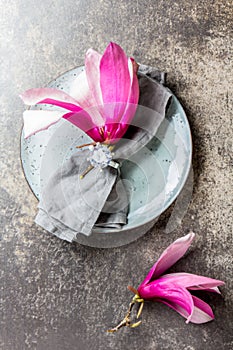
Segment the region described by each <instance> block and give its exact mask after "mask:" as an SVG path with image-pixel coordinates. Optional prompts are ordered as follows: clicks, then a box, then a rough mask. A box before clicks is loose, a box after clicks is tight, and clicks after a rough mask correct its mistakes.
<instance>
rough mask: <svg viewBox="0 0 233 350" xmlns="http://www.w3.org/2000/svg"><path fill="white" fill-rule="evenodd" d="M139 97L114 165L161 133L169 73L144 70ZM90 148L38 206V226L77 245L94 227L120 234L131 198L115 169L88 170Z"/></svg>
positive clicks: (54, 180) (66, 167) (51, 184)
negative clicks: (118, 231)
mask: <svg viewBox="0 0 233 350" xmlns="http://www.w3.org/2000/svg"><path fill="white" fill-rule="evenodd" d="M138 79H139V86H140V98H139V105H138V108H137V112H136V114H135V116H134V119H133V121H132V124H131V125H130V126H129V128H128V130H127V132H126V134H125V135H124V138H123V139H121V140H120V141H119V142H118V143H117V144H116V146H115V149H114V161H118V162H119V163H121V160H124V159H129V158H130V157H131V156H132V155H133V154H135V153H136V152H137V151H139V150H140V149H141V148H142V147H143V146H145V145H146V144H147V143H148V142H149V141H150V140H151V139H152V138H153V137H154V136H155V134H156V132H157V130H158V128H159V126H160V124H161V122H162V121H163V119H164V117H165V112H166V106H167V104H168V100H169V98H170V97H171V92H170V91H169V90H168V89H166V88H165V87H164V86H163V85H162V84H161V83H164V82H165V75H164V73H163V72H159V71H158V70H156V69H155V68H152V67H148V66H143V65H141V66H140V67H139V72H138ZM88 155H89V150H88V149H81V150H79V151H78V152H77V153H75V154H74V155H73V156H72V157H71V158H70V159H69V160H68V161H67V162H66V163H65V164H63V165H62V167H61V168H60V169H58V170H57V171H56V172H55V173H54V174H53V175H52V176H51V177H50V179H49V181H48V183H47V185H46V186H45V188H44V191H43V193H42V199H41V200H40V202H39V205H38V209H39V211H38V214H37V216H36V219H35V222H36V223H37V224H38V225H40V226H42V227H43V228H44V229H46V230H47V231H49V232H51V233H53V234H54V235H56V236H57V237H59V238H61V239H64V240H67V241H69V242H72V241H73V240H74V239H75V238H76V235H77V234H78V233H82V234H84V235H86V236H89V235H90V234H91V232H92V230H93V228H94V227H101V228H102V231H109V230H116V229H119V228H121V226H122V225H124V224H126V223H127V213H128V201H129V196H128V194H127V189H126V188H125V186H124V181H122V179H121V177H120V171H119V170H116V169H114V168H112V167H110V166H108V167H106V168H104V169H103V170H102V171H101V172H100V170H99V169H97V168H94V169H93V170H91V172H90V173H88V174H87V175H86V176H85V177H84V178H83V179H80V174H82V173H83V172H84V171H85V170H86V168H87V166H88V161H87V158H88Z"/></svg>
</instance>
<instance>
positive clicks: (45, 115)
mask: <svg viewBox="0 0 233 350" xmlns="http://www.w3.org/2000/svg"><path fill="white" fill-rule="evenodd" d="M63 115H64V112H60V111H41V110H27V111H24V113H23V120H24V137H25V138H28V137H29V136H31V135H33V134H35V133H37V132H39V131H41V130H45V129H47V128H48V127H49V126H50V125H52V124H55V123H57V122H58V121H59V120H60V119H61V118H62V116H63Z"/></svg>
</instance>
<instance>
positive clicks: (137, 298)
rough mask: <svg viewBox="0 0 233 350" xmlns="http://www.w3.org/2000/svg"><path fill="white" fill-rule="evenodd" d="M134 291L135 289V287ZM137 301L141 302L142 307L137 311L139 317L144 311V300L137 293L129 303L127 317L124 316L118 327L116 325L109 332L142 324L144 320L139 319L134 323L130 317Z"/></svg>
mask: <svg viewBox="0 0 233 350" xmlns="http://www.w3.org/2000/svg"><path fill="white" fill-rule="evenodd" d="M134 291H135V289H134ZM137 303H140V304H141V305H140V307H139V310H138V313H137V319H138V318H139V316H140V315H141V313H142V309H143V305H144V300H143V299H142V298H140V296H139V295H138V294H135V296H134V297H133V299H132V301H131V302H130V304H129V308H128V310H127V313H126V315H125V317H124V318H123V320H122V321H121V322H120V323H119V324H118V325H117V326H116V327H114V328H112V329H108V330H107V332H108V333H115V332H117V331H118V330H119V329H120V328H122V327H130V328H136V327H138V326H139V325H140V324H141V322H142V321H138V322H136V323H132V322H131V317H130V316H131V312H132V309H133V307H134V305H135V304H137Z"/></svg>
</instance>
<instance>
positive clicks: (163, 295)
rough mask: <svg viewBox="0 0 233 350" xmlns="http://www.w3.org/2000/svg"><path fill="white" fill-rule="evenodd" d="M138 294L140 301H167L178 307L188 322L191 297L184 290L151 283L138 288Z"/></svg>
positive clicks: (170, 284)
mask: <svg viewBox="0 0 233 350" xmlns="http://www.w3.org/2000/svg"><path fill="white" fill-rule="evenodd" d="M138 293H139V295H140V297H141V298H142V299H145V300H147V299H149V300H154V301H156V300H157V298H158V299H163V300H168V301H169V302H171V303H175V304H177V305H179V306H180V307H181V308H183V309H184V310H185V311H186V314H187V316H188V320H190V318H191V316H192V313H193V308H194V304H193V299H192V295H191V294H190V293H189V291H188V290H187V289H185V288H182V287H179V286H176V285H174V284H172V283H167V284H166V285H165V284H161V283H157V281H153V282H151V283H149V284H147V285H145V286H141V287H139V288H138Z"/></svg>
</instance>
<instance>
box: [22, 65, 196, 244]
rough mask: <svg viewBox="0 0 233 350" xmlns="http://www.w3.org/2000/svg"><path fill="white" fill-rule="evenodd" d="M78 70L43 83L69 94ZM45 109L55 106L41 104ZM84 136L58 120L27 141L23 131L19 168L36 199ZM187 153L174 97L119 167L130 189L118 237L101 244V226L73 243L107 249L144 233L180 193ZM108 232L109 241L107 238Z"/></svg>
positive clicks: (185, 128) (185, 130)
mask: <svg viewBox="0 0 233 350" xmlns="http://www.w3.org/2000/svg"><path fill="white" fill-rule="evenodd" d="M83 69H84V68H83V67H78V68H75V69H73V70H71V71H68V72H66V73H64V74H63V75H61V76H60V77H58V78H57V79H55V80H54V81H52V82H51V83H50V84H49V85H48V86H49V87H53V88H58V89H61V90H64V91H66V92H69V86H70V84H71V83H72V81H73V80H74V79H75V78H76V76H77V75H78V74H79V73H80V72H81V71H82V70H83ZM34 108H35V109H39V108H43V106H42V105H40V106H35V107H34ZM48 108H50V109H57V108H58V107H54V106H46V109H48ZM89 140H90V139H89V137H88V136H87V135H86V134H84V133H83V132H82V131H81V130H79V129H78V128H77V127H75V126H73V125H72V124H71V123H69V122H67V121H66V120H63V119H62V120H61V121H59V122H58V123H57V124H55V125H52V126H51V127H50V128H49V129H48V130H45V131H42V132H40V133H38V134H36V135H33V136H31V137H30V138H28V139H27V140H25V139H24V136H23V131H22V135H21V160H22V166H23V170H24V174H25V177H26V179H27V181H28V184H29V186H30V188H31V189H32V191H33V193H34V194H35V196H36V197H37V198H38V199H40V196H41V191H42V190H43V187H44V185H45V184H46V182H47V180H48V178H49V177H50V176H51V174H52V173H53V172H54V171H55V170H56V169H57V168H58V167H59V166H60V165H61V164H62V163H63V162H64V161H65V160H66V159H68V158H69V157H70V156H71V155H72V154H73V153H74V152H77V149H76V147H75V146H77V145H79V144H83V143H85V142H88V141H89ZM191 156H192V141H191V133H190V128H189V123H188V120H187V117H186V115H185V113H184V110H183V108H182V106H181V104H180V103H179V101H178V100H177V98H176V97H175V96H174V95H173V97H172V102H171V105H170V107H169V109H168V111H167V115H166V118H165V120H164V122H163V123H162V125H161V126H160V128H159V130H158V132H157V134H156V137H155V138H154V139H153V140H152V141H151V142H150V143H149V144H148V145H147V146H146V147H144V148H143V149H141V150H140V151H139V152H138V153H137V154H136V155H134V156H133V157H132V159H130V160H127V161H125V162H124V164H123V166H122V169H121V173H122V178H124V179H126V180H127V181H128V183H129V188H130V193H131V197H130V198H131V199H130V210H129V215H128V224H127V225H125V226H124V227H123V228H122V230H121V231H118V235H117V236H116V232H114V237H113V236H112V238H111V235H112V233H111V235H110V234H108V233H106V232H105V233H104V236H105V238H104V242H103V238H101V236H103V235H100V233H103V232H102V231H101V230H100V229H98V230H97V229H96V230H94V231H93V234H92V235H91V236H90V237H85V236H83V235H78V237H77V241H79V242H80V243H82V244H87V245H91V246H100V247H110V246H118V245H123V244H126V243H129V242H131V241H133V240H135V239H137V238H138V237H140V236H141V235H143V234H144V233H145V232H146V231H147V230H148V229H149V228H150V227H151V225H153V223H154V220H155V219H156V218H158V216H159V215H160V214H161V213H162V212H163V211H164V210H165V209H167V208H168V207H169V206H170V205H171V203H172V202H173V201H174V200H175V199H176V197H177V196H178V194H179V193H180V191H181V189H182V187H183V186H184V184H185V181H186V179H187V177H188V174H189V170H190V166H191ZM126 231H127V233H128V234H127V235H126ZM107 235H108V237H109V240H110V241H109V243H107V241H106V236H107ZM125 237H127V238H125ZM122 239H123V241H122ZM113 240H114V242H115V243H113Z"/></svg>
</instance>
